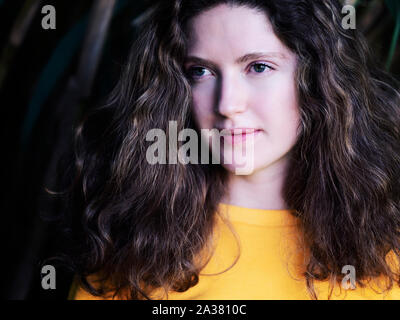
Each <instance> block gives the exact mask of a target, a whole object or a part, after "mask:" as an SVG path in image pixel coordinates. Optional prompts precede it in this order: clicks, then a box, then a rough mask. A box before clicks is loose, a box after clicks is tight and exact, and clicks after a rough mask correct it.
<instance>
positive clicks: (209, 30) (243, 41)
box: [188, 4, 289, 60]
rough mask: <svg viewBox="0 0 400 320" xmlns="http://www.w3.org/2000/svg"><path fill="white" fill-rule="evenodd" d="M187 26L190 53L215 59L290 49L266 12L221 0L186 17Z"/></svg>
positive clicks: (284, 52) (287, 50) (283, 52)
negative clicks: (231, 4)
mask: <svg viewBox="0 0 400 320" xmlns="http://www.w3.org/2000/svg"><path fill="white" fill-rule="evenodd" d="M188 27H189V30H188V31H189V32H188V33H189V43H188V54H189V55H196V56H200V57H204V58H210V57H214V58H215V59H217V60H218V58H222V57H223V58H224V59H227V58H232V59H235V58H236V57H238V56H241V55H244V54H246V53H248V52H277V53H282V54H286V53H289V49H288V48H286V46H285V45H284V44H283V43H282V42H281V41H280V40H279V38H278V37H277V36H276V35H275V33H274V31H273V29H272V26H271V24H270V22H269V19H268V18H267V16H266V14H265V13H264V12H260V11H259V10H256V9H253V8H249V7H245V6H229V5H226V4H222V5H219V6H217V7H214V8H212V9H209V10H207V11H204V12H202V13H200V14H199V15H197V16H195V17H194V18H192V19H191V20H189V23H188Z"/></svg>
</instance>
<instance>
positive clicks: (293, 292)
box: [70, 204, 400, 300]
mask: <svg viewBox="0 0 400 320" xmlns="http://www.w3.org/2000/svg"><path fill="white" fill-rule="evenodd" d="M220 209H221V210H220V212H221V213H222V215H223V216H225V217H227V218H228V219H229V220H230V221H231V222H232V225H233V227H234V230H235V231H236V233H237V236H238V237H239V243H240V244H239V247H240V257H239V260H238V261H237V262H236V264H235V265H234V266H233V267H232V268H230V269H229V270H227V271H225V272H223V273H220V274H218V275H212V274H213V273H218V272H221V271H223V270H225V269H226V268H228V267H229V266H230V265H231V264H232V263H233V262H234V261H235V259H236V257H237V254H238V248H239V247H238V244H237V241H236V240H235V237H234V236H233V234H232V232H231V231H230V229H229V228H228V227H227V226H226V224H225V223H223V222H222V219H220V218H219V219H218V223H217V224H216V229H215V230H216V233H215V234H216V239H217V242H216V243H217V245H216V250H215V253H214V255H213V256H212V259H211V260H210V261H209V263H208V264H207V265H206V267H205V268H204V269H203V270H202V272H201V273H200V277H199V282H198V283H197V284H196V285H195V286H194V287H192V288H190V289H189V290H187V291H185V292H169V294H168V299H169V300H177V299H179V300H225V299H226V300H235V299H240V300H264V299H265V300H270V299H274V300H275V299H279V300H280V299H282V300H283V299H285V300H286V299H290V300H292V299H298V300H309V299H311V296H310V294H309V292H308V291H307V287H306V283H305V280H304V277H303V276H302V271H303V270H304V261H303V260H304V259H303V256H304V255H303V248H302V246H301V244H300V243H301V241H300V240H299V239H300V237H299V233H298V231H297V230H298V229H297V228H296V225H297V223H298V220H297V218H296V217H294V216H293V215H292V214H291V213H290V211H289V210H262V209H249V208H243V207H239V206H233V205H226V204H220ZM346 274H347V272H346ZM356 276H357V275H356ZM377 288H378V287H377V286H376V285H375V284H372V285H371V286H369V287H366V288H361V287H356V288H355V289H354V290H352V289H348V290H346V289H344V288H342V287H341V286H340V285H339V284H338V285H337V286H336V287H335V289H334V291H333V294H332V295H331V297H330V299H332V300H334V299H352V300H356V299H357V300H358V299H396V300H400V288H399V287H398V286H397V285H396V284H394V287H393V289H392V290H391V291H390V292H388V293H385V294H380V293H379V291H378V292H376V291H377V290H379V289H377ZM315 290H316V293H317V295H318V299H328V292H329V283H328V281H324V282H318V281H315ZM160 292H161V291H155V292H154V293H153V294H151V297H152V298H153V299H158V300H161V299H165V296H162V294H161V293H160ZM70 299H75V300H92V299H100V298H99V297H95V296H92V295H90V294H89V293H87V292H86V291H84V290H83V289H82V288H79V287H77V285H76V283H74V284H73V285H72V287H71V290H70Z"/></svg>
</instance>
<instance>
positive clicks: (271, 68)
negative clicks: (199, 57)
mask: <svg viewBox="0 0 400 320" xmlns="http://www.w3.org/2000/svg"><path fill="white" fill-rule="evenodd" d="M256 65H261V66H265V67H266V69H268V70H275V69H274V68H273V67H271V66H270V65H269V64H267V63H265V62H254V63H252V64H251V65H250V68H252V67H254V66H256ZM194 69H205V70H207V68H205V67H202V66H192V67H190V68H189V70H188V74H189V76H190V77H191V78H192V79H193V80H198V79H201V77H202V76H199V77H198V78H196V76H193V75H191V71H193V70H194ZM210 72H211V71H210ZM262 73H265V72H256V74H262Z"/></svg>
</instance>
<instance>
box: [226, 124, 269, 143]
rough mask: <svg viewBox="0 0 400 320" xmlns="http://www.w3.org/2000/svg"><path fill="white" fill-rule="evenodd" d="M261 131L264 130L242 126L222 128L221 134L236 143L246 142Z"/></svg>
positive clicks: (230, 141)
mask: <svg viewBox="0 0 400 320" xmlns="http://www.w3.org/2000/svg"><path fill="white" fill-rule="evenodd" d="M261 132H262V130H261V129H256V128H245V127H240V128H231V129H222V131H221V136H222V137H223V140H224V141H226V142H228V143H232V144H236V143H241V142H244V141H246V140H247V139H249V138H250V137H254V138H255V137H257V136H258V135H259V134H260V133H261Z"/></svg>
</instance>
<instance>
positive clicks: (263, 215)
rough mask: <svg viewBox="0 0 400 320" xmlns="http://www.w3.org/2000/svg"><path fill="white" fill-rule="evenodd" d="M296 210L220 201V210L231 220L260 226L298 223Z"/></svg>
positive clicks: (280, 225) (283, 225) (282, 225)
mask: <svg viewBox="0 0 400 320" xmlns="http://www.w3.org/2000/svg"><path fill="white" fill-rule="evenodd" d="M294 211H295V210H289V209H288V210H269V209H256V208H246V207H241V206H237V205H232V204H226V203H222V202H221V203H219V212H220V213H221V214H222V215H223V216H224V217H227V218H228V219H229V220H230V221H235V222H240V223H246V224H251V225H259V226H270V227H289V226H295V225H297V224H298V222H299V221H298V218H297V217H295V216H294V215H293V213H294Z"/></svg>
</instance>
